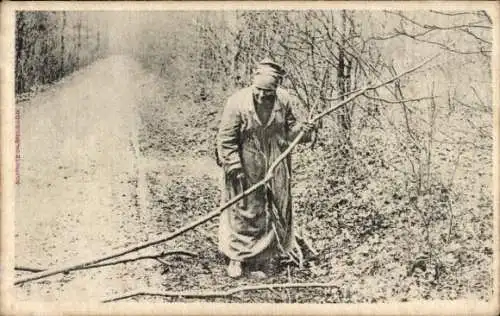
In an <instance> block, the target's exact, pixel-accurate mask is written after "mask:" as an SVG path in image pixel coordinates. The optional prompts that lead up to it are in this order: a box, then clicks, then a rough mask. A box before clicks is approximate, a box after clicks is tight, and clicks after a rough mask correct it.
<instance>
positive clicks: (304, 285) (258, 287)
mask: <svg viewBox="0 0 500 316" xmlns="http://www.w3.org/2000/svg"><path fill="white" fill-rule="evenodd" d="M307 287H309V288H314V287H316V288H332V287H333V288H337V289H340V287H339V286H338V285H335V284H333V283H277V284H259V285H247V286H241V287H236V288H232V289H229V290H226V291H206V292H194V291H185V292H175V291H172V292H147V291H137V292H132V293H129V294H125V295H122V296H117V297H114V298H109V299H106V300H104V301H102V302H103V303H109V302H115V301H120V300H124V299H127V298H131V297H135V296H144V295H147V296H162V297H186V298H188V297H189V298H207V297H210V298H214V297H228V296H233V295H235V294H237V293H240V292H246V291H260V290H274V289H290V288H307Z"/></svg>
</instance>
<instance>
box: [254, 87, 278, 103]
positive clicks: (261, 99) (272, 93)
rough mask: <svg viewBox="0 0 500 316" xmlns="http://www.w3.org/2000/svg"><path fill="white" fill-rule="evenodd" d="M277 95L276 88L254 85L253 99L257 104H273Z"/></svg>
mask: <svg viewBox="0 0 500 316" xmlns="http://www.w3.org/2000/svg"><path fill="white" fill-rule="evenodd" d="M275 97H276V90H275V89H262V88H259V87H255V86H254V87H253V99H254V101H255V103H257V105H272V104H273V103H274V98H275Z"/></svg>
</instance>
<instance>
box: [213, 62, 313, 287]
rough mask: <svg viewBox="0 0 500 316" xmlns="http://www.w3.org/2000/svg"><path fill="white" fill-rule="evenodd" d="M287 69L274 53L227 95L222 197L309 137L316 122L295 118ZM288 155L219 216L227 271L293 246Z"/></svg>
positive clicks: (220, 142) (220, 147) (221, 141)
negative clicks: (249, 81)
mask: <svg viewBox="0 0 500 316" xmlns="http://www.w3.org/2000/svg"><path fill="white" fill-rule="evenodd" d="M283 75H284V71H283V69H282V68H281V67H280V66H279V65H277V64H276V63H275V62H273V61H272V60H270V59H265V60H263V61H262V62H260V63H259V65H258V67H257V69H256V72H255V74H254V78H253V84H252V85H251V86H249V87H247V88H243V89H241V90H239V91H237V92H236V93H234V94H233V95H232V96H231V97H230V98H229V99H228V101H227V103H226V105H225V108H224V112H223V114H222V119H221V122H220V126H219V133H218V136H217V151H218V155H219V159H220V162H221V165H222V167H223V170H224V187H223V201H222V202H223V203H224V202H226V201H228V200H229V199H231V198H232V197H234V196H235V195H238V194H240V193H241V192H242V191H243V190H244V189H246V188H248V187H250V186H252V185H253V184H255V183H257V182H259V181H260V180H262V179H263V178H264V175H265V174H266V172H267V170H268V168H269V166H270V165H271V164H272V163H273V162H274V161H275V160H276V158H277V157H278V156H279V155H280V154H281V153H282V152H283V151H284V150H286V148H287V147H288V142H289V141H292V140H293V139H294V138H295V136H296V135H297V134H298V133H299V132H300V131H301V130H304V131H305V133H306V135H305V136H304V137H303V141H307V140H309V139H310V134H311V131H312V130H313V125H312V124H310V123H300V124H299V123H297V122H296V119H295V117H294V115H293V113H292V106H293V104H296V102H295V100H294V98H293V97H292V96H291V95H290V94H289V93H287V92H286V91H285V90H283V89H281V88H279V87H278V85H279V84H280V83H281V81H282V78H283ZM290 163H291V159H290V156H288V157H287V159H284V160H283V161H282V162H281V163H280V164H279V165H278V166H277V167H276V169H275V171H274V173H273V174H274V177H273V179H272V180H271V181H269V182H268V185H267V186H261V187H260V188H259V189H257V190H256V191H254V192H253V193H251V194H249V195H248V196H246V197H245V198H243V199H242V200H240V202H239V203H237V204H236V205H234V206H232V207H230V208H228V209H226V210H224V212H223V213H222V214H221V217H220V225H219V248H220V250H221V251H222V253H224V254H225V255H226V256H227V257H228V258H229V259H230V262H229V266H228V269H227V272H228V275H229V276H231V277H233V278H236V277H239V276H241V274H242V263H243V262H248V261H257V262H263V260H265V259H267V258H270V257H272V256H273V255H275V254H277V253H278V252H279V251H283V252H286V251H289V250H290V249H291V248H292V247H294V246H295V236H294V233H293V216H292V203H291V195H290V180H291V164H290Z"/></svg>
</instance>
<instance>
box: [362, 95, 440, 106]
mask: <svg viewBox="0 0 500 316" xmlns="http://www.w3.org/2000/svg"><path fill="white" fill-rule="evenodd" d="M363 96H364V97H366V98H367V99H370V100H375V101H382V102H385V103H391V104H400V103H401V102H418V101H422V100H428V99H431V98H433V97H422V98H416V99H401V100H388V99H384V98H377V97H373V96H370V95H367V94H364V95H363Z"/></svg>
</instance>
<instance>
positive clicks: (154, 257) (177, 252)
mask: <svg viewBox="0 0 500 316" xmlns="http://www.w3.org/2000/svg"><path fill="white" fill-rule="evenodd" d="M171 255H185V256H191V257H196V256H197V254H196V253H194V252H191V251H187V250H170V251H164V252H162V253H159V254H156V255H145V256H138V257H134V258H129V259H122V260H115V261H111V262H105V263H97V264H93V265H87V266H84V267H78V268H75V269H72V270H69V271H68V272H70V271H76V270H87V269H94V268H101V267H106V266H112V265H116V264H120V263H129V262H135V261H139V260H144V259H152V260H156V261H160V260H159V258H162V257H166V256H171ZM160 262H162V263H163V262H164V261H160ZM14 270H18V271H27V272H42V271H47V269H39V268H30V267H23V266H17V267H15V268H14Z"/></svg>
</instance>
